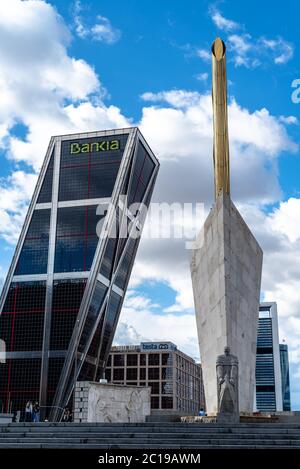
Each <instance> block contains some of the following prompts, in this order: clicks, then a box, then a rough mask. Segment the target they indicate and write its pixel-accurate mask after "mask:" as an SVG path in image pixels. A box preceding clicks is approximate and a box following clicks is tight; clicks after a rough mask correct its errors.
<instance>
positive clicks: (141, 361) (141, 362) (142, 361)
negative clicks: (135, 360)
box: [140, 353, 146, 366]
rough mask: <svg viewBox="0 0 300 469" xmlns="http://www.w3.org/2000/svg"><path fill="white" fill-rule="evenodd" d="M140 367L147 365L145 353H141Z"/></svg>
mask: <svg viewBox="0 0 300 469" xmlns="http://www.w3.org/2000/svg"><path fill="white" fill-rule="evenodd" d="M140 365H141V366H145V365H146V354H145V353H141V355H140Z"/></svg>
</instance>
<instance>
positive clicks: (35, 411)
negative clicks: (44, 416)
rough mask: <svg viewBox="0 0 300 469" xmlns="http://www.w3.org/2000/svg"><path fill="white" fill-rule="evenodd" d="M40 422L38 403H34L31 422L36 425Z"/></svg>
mask: <svg viewBox="0 0 300 469" xmlns="http://www.w3.org/2000/svg"><path fill="white" fill-rule="evenodd" d="M39 421H40V406H39V403H38V402H36V403H35V404H34V406H33V422H35V423H37V422H39Z"/></svg>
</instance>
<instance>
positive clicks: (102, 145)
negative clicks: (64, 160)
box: [70, 140, 120, 155]
mask: <svg viewBox="0 0 300 469" xmlns="http://www.w3.org/2000/svg"><path fill="white" fill-rule="evenodd" d="M116 150H120V140H98V141H95V142H91V143H80V142H71V143H70V153H71V155H76V154H80V153H91V152H96V153H97V152H106V151H116Z"/></svg>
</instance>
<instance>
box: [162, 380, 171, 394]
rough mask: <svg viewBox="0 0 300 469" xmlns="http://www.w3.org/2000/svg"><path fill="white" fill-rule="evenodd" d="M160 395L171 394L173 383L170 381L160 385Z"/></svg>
mask: <svg viewBox="0 0 300 469" xmlns="http://www.w3.org/2000/svg"><path fill="white" fill-rule="evenodd" d="M161 393H162V394H172V393H173V382H172V381H163V382H162V383H161Z"/></svg>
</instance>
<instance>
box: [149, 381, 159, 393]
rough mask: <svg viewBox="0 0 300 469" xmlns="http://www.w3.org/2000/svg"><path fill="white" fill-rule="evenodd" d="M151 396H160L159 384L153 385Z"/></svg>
mask: <svg viewBox="0 0 300 469" xmlns="http://www.w3.org/2000/svg"><path fill="white" fill-rule="evenodd" d="M150 386H151V394H159V382H157V383H151V384H150Z"/></svg>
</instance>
